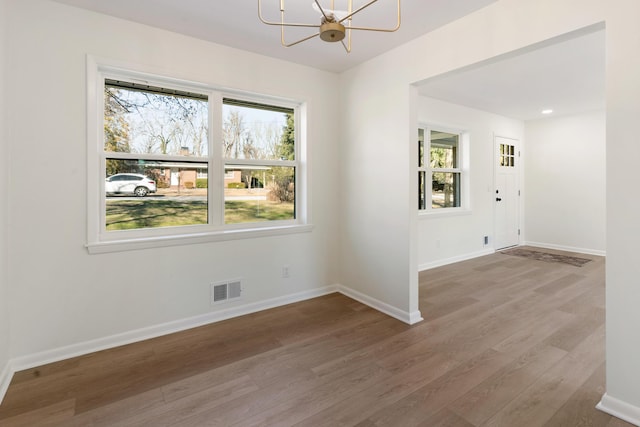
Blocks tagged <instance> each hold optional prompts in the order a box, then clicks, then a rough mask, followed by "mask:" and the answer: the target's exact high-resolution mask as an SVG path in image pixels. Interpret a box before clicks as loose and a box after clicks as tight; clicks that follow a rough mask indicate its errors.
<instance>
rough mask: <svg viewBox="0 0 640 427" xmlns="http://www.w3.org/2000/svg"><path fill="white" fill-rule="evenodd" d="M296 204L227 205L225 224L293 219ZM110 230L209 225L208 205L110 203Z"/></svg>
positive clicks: (138, 201) (250, 202)
mask: <svg viewBox="0 0 640 427" xmlns="http://www.w3.org/2000/svg"><path fill="white" fill-rule="evenodd" d="M293 210H294V207H293V203H279V202H270V201H264V200H246V201H245V200H242V201H240V200H234V201H228V202H225V222H226V223H227V224H237V223H243V222H258V221H271V220H279V219H293V216H294V214H293ZM106 223H107V224H106V227H107V230H109V231H112V230H132V229H138V228H158V227H173V226H178V225H197V224H206V223H207V203H206V202H205V201H177V200H171V199H166V200H154V199H136V200H130V199H129V200H118V199H117V198H110V199H107V211H106Z"/></svg>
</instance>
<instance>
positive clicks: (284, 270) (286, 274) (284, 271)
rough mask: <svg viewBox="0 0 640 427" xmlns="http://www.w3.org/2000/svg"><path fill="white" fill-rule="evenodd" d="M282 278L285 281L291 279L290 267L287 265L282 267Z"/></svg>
mask: <svg viewBox="0 0 640 427" xmlns="http://www.w3.org/2000/svg"><path fill="white" fill-rule="evenodd" d="M282 277H283V278H284V279H288V278H289V266H288V265H286V264H285V265H283V266H282Z"/></svg>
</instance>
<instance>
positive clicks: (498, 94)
mask: <svg viewBox="0 0 640 427" xmlns="http://www.w3.org/2000/svg"><path fill="white" fill-rule="evenodd" d="M54 1H57V2H59V3H64V4H68V5H71V6H76V7H80V8H84V9H88V10H92V11H95V12H99V13H104V14H107V15H112V16H115V17H118V18H122V19H127V20H130V21H134V22H139V23H142V24H146V25H150V26H154V27H158V28H163V29H166V30H169V31H173V32H177V33H182V34H185V35H188V36H192V37H196V38H199V39H203V40H208V41H211V42H214V43H218V44H222V45H226V46H231V47H234V48H238V49H242V50H246V51H250V52H254V53H258V54H261V55H266V56H270V57H274V58H278V59H282V60H286V61H290V62H294V63H298V64H303V65H307V66H310V67H314V68H318V69H322V70H327V71H332V72H342V71H345V70H347V69H349V68H352V67H354V66H356V65H358V64H360V63H362V62H364V61H366V60H368V59H371V58H373V57H375V56H377V55H380V54H382V53H384V52H385V51H388V50H390V49H393V48H394V47H397V46H399V45H401V44H404V43H406V42H408V41H410V40H412V39H414V38H416V37H418V36H420V35H423V34H426V33H428V32H430V31H432V30H434V29H436V28H438V27H441V26H444V25H446V24H447V23H449V22H452V21H454V20H456V19H459V18H461V17H463V16H465V15H467V14H470V13H472V12H473V11H475V10H478V9H481V8H483V7H485V6H487V5H489V4H491V3H493V2H494V1H496V0H455V1H451V0H404V1H402V8H401V9H402V25H401V27H400V29H399V30H398V31H397V32H394V33H378V32H371V31H354V32H353V40H352V51H351V53H346V52H345V50H344V49H343V47H342V46H341V45H340V44H338V43H326V42H323V41H321V40H320V39H319V38H317V37H316V38H313V39H311V40H309V41H306V42H304V43H301V44H299V45H297V46H293V47H290V48H284V47H282V46H281V45H280V31H279V28H278V27H273V26H267V25H265V24H262V23H261V22H260V21H259V19H258V13H257V9H258V0H226V1H224V0H135V1H132V0H109V1H105V0H54ZM329 1H330V0H320V3H321V4H322V5H326V4H328V2H329ZM366 1H367V0H354V8H356V7H358V6H360V5H362V4H364V3H365V2H366ZM262 2H263V3H262V7H263V14H264V17H265V18H266V19H270V20H278V11H277V10H276V8H278V7H279V3H280V2H279V0H262ZM345 2H346V0H335V4H336V9H346V7H344V4H346V3H345ZM312 3H313V0H302V1H301V0H287V1H286V3H285V5H286V6H287V11H291V15H290V16H291V19H292V20H296V21H298V22H312V23H315V22H316V21H318V19H319V18H318V12H316V11H315V10H313V8H312ZM301 5H302V6H301ZM341 5H342V6H341ZM395 7H396V2H395V1H394V0H379V1H378V2H377V3H375V4H373V5H372V6H370V7H369V8H367V9H366V10H364V11H362V12H360V13H359V14H358V15H356V17H359V20H358V21H357V22H356V21H355V17H354V24H353V25H362V26H376V27H385V28H388V27H393V26H394V25H395ZM288 16H289V15H288ZM289 30H290V29H287V32H286V35H285V36H286V39H287V42H290V41H292V40H296V39H297V38H299V37H302V36H304V35H307V34H311V33H313V29H292V31H289ZM604 75H605V70H604V30H601V31H597V32H593V31H592V32H591V33H588V34H578V35H574V36H572V37H565V38H563V39H561V40H557V41H556V42H554V43H547V44H545V45H544V46H541V47H540V48H537V49H526V51H523V52H516V53H513V54H510V55H506V56H505V57H503V58H495V59H493V60H491V61H488V62H487V63H483V64H477V65H475V66H473V67H469V68H467V69H464V70H457V71H454V72H451V73H447V74H445V75H442V76H438V77H436V78H433V79H430V80H428V81H425V82H422V83H421V84H420V88H419V92H420V93H421V94H422V95H425V96H430V97H433V98H437V99H441V100H445V101H449V102H453V103H457V104H461V105H466V106H469V107H473V108H477V109H481V110H485V111H490V112H494V113H497V114H501V115H505V116H508V117H514V118H518V119H522V120H530V119H535V118H538V117H541V114H540V111H541V110H542V109H543V108H552V109H554V112H555V113H554V114H570V113H576V112H580V111H587V110H594V109H599V108H604Z"/></svg>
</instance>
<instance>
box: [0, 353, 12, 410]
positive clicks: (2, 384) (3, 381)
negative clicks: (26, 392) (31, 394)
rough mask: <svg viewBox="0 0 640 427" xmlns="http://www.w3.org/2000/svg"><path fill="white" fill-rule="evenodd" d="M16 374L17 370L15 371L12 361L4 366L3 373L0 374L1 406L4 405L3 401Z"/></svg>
mask: <svg viewBox="0 0 640 427" xmlns="http://www.w3.org/2000/svg"><path fill="white" fill-rule="evenodd" d="M15 372H16V370H15V369H13V366H12V365H11V361H10V360H9V361H8V362H7V364H6V365H5V366H4V369H3V370H2V373H1V374H0V404H1V403H2V400H3V399H4V395H5V394H6V393H7V390H8V389H9V384H10V383H11V380H12V379H13V374H14V373H15Z"/></svg>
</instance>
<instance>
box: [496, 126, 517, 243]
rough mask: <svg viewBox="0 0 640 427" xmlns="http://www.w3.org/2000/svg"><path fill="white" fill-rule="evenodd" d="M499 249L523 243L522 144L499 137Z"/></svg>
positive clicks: (497, 207)
mask: <svg viewBox="0 0 640 427" xmlns="http://www.w3.org/2000/svg"><path fill="white" fill-rule="evenodd" d="M495 146H496V167H495V183H496V185H495V193H494V196H495V197H494V199H495V241H494V247H495V249H503V248H508V247H509V246H516V245H518V244H519V243H520V200H519V198H520V189H519V184H518V183H519V177H520V173H519V170H520V146H519V144H518V140H515V139H510V138H503V137H501V136H496V137H495Z"/></svg>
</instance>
